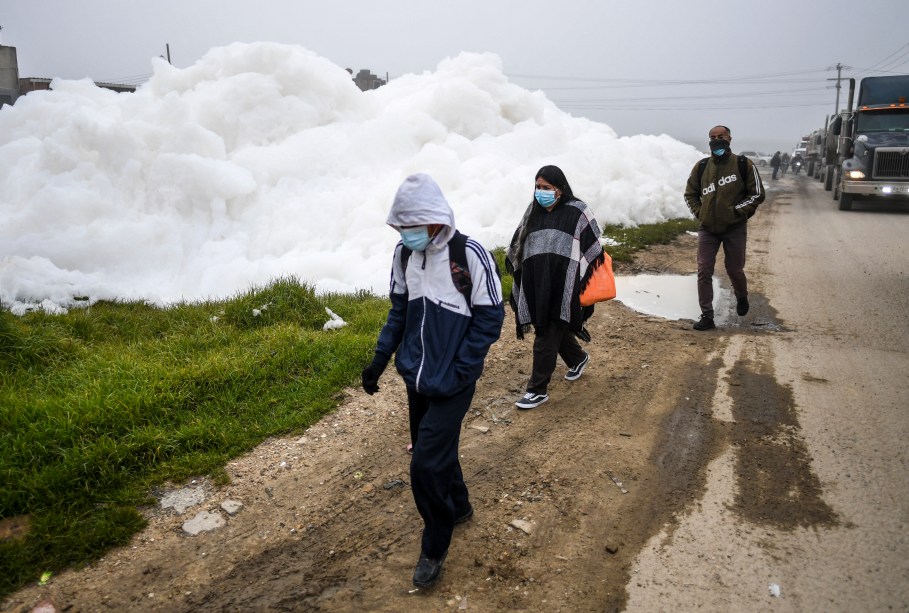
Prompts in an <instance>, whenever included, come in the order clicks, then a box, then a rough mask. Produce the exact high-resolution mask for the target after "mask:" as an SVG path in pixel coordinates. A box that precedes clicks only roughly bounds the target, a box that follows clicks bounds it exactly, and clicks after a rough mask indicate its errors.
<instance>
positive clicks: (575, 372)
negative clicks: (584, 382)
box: [565, 353, 590, 381]
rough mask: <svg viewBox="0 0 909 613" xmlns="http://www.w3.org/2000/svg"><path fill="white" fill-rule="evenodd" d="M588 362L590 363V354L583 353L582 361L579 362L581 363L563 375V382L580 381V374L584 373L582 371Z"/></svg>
mask: <svg viewBox="0 0 909 613" xmlns="http://www.w3.org/2000/svg"><path fill="white" fill-rule="evenodd" d="M589 361H590V354H589V353H585V354H584V359H583V360H581V362H580V363H579V364H578V365H577V366H575V367H574V368H569V369H568V373H567V374H566V375H565V380H566V381H575V380H577V379H580V378H581V373H583V372H584V369H585V368H586V367H587V362H589Z"/></svg>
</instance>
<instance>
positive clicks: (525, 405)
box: [514, 392, 549, 409]
mask: <svg viewBox="0 0 909 613" xmlns="http://www.w3.org/2000/svg"><path fill="white" fill-rule="evenodd" d="M547 400H549V394H534V393H533V392H527V393H526V394H524V395H523V396H521V398H520V399H519V400H518V401H517V402H516V403H514V406H516V407H518V408H519V409H535V408H537V407H538V406H540V405H541V404H543V403H544V402H546V401H547Z"/></svg>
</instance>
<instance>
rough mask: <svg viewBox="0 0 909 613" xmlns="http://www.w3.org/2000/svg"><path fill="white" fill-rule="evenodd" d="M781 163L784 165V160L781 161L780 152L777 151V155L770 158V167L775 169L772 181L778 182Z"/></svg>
mask: <svg viewBox="0 0 909 613" xmlns="http://www.w3.org/2000/svg"><path fill="white" fill-rule="evenodd" d="M787 159H788V158H787ZM781 163H782V160H781V159H780V152H779V151H777V152H776V153H774V154H773V157H772V158H770V167H771V168H772V169H773V175H772V176H771V177H770V178H771V180H773V181H776V179H777V174H778V173H779V172H780V165H781Z"/></svg>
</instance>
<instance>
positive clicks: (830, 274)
mask: <svg viewBox="0 0 909 613" xmlns="http://www.w3.org/2000/svg"><path fill="white" fill-rule="evenodd" d="M769 192H770V194H771V198H768V202H767V203H766V204H765V205H764V206H763V207H762V210H761V212H760V215H761V219H760V220H758V223H755V224H753V228H752V227H750V228H749V232H750V236H749V263H748V266H747V270H748V271H749V273H750V280H751V282H752V285H751V291H752V296H753V297H754V299H753V300H752V302H753V304H755V308H754V309H753V311H754V314H752V315H750V316H749V317H752V320H751V321H752V323H768V322H770V323H773V322H777V323H779V324H780V326H781V329H780V330H779V331H773V330H772V329H773V328H774V326H772V325H771V326H765V327H766V328H768V332H766V333H758V332H757V330H758V328H759V326H752V327H750V329H739V330H736V329H734V328H730V329H727V330H723V331H721V333H723V334H726V335H727V336H728V340H727V342H725V343H724V346H723V349H722V350H721V351H720V354H721V355H720V356H718V357H721V358H722V363H723V366H722V367H721V368H720V369H719V372H718V375H717V379H718V381H717V383H718V387H717V394H716V397H715V402H714V407H713V412H714V417H715V418H716V419H718V420H719V421H721V422H727V423H728V424H731V425H730V427H733V426H732V424H735V423H736V418H737V417H738V416H739V415H738V414H736V413H735V402H736V400H735V398H736V396H735V394H736V391H737V390H736V389H731V388H730V381H732V380H734V378H733V377H730V372H731V370H732V369H733V368H735V367H736V364H743V363H744V364H751V365H758V366H757V367H756V368H757V370H758V371H761V372H765V373H770V375H772V377H773V378H774V379H775V381H776V384H778V386H779V389H781V390H783V392H785V393H784V394H782V395H781V396H780V398H783V397H788V398H790V399H791V402H792V404H793V405H794V407H795V411H794V414H795V415H796V416H797V422H798V423H797V424H796V425H795V426H794V427H790V428H788V433H787V434H786V436H787V437H791V438H790V440H789V441H788V442H789V443H791V444H792V445H796V444H797V445H798V446H800V448H801V449H804V450H805V452H806V453H805V454H804V455H805V456H806V458H807V461H806V465H805V468H806V471H809V472H811V473H813V477H812V478H814V476H816V482H817V483H818V484H819V485H820V498H821V499H822V504H823V505H824V506H825V508H827V509H829V510H830V511H832V513H833V514H834V517H835V522H834V523H833V525H829V524H828V525H822V524H815V525H813V526H812V525H809V526H808V527H805V523H802V524H801V525H796V526H794V527H792V526H790V527H786V526H773V525H767V524H766V523H762V522H761V521H760V519H759V518H758V519H757V520H749V518H743V517H742V515H741V514H740V513H737V512H736V508H735V507H736V496H737V495H739V494H740V492H741V489H742V485H741V484H742V481H740V480H739V478H740V475H738V476H737V475H736V474H735V472H736V468H737V466H738V464H737V454H741V453H743V449H742V447H741V446H740V445H737V444H733V445H730V448H729V449H728V450H727V452H726V453H724V454H723V455H722V456H721V457H719V458H718V459H717V460H715V461H714V462H713V463H712V464H711V466H710V468H709V478H708V488H707V492H706V494H705V496H704V498H703V499H702V500H701V501H700V502H699V503H698V504H697V505H696V508H694V509H693V510H692V512H691V514H690V515H689V516H687V517H685V518H683V519H682V521H681V522H680V525H679V526H678V527H677V528H676V529H674V530H672V531H667V532H666V533H665V534H663V535H661V537H659V538H656V539H653V540H652V541H651V543H650V544H649V545H648V547H647V548H645V551H644V552H643V553H642V554H641V556H640V557H639V560H638V563H637V565H636V569H635V575H633V576H636V577H637V580H636V581H634V580H633V581H632V583H631V585H629V593H630V599H629V606H628V610H629V611H645V610H646V611H650V610H673V609H675V610H694V609H700V610H711V611H723V610H739V611H890V610H893V611H907V610H909V249H907V244H909V205H904V206H898V207H886V208H885V207H874V206H869V205H865V204H862V203H858V204H857V205H856V207H855V210H853V211H851V212H842V211H839V210H837V207H836V203H834V202H833V201H832V199H831V198H830V194H829V193H828V192H824V191H823V189H822V186H821V185H820V184H819V183H817V182H815V181H814V180H812V179H809V178H807V177H805V176H801V177H798V178H793V177H791V176H787V177H786V178H784V179H782V180H781V181H777V182H775V183H774V184H773V185H772V186H771V187H770V190H769ZM758 320H764V321H758ZM777 442H778V441H777ZM765 476H766V475H765ZM770 478H773V475H772V474H771V475H770ZM808 523H809V524H810V522H808ZM772 587H773V588H778V589H779V595H778V596H774V595H771V589H772Z"/></svg>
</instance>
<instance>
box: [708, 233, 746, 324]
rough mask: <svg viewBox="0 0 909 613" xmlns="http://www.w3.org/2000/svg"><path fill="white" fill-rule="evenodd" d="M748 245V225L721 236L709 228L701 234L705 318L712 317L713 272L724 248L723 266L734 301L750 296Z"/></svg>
mask: <svg viewBox="0 0 909 613" xmlns="http://www.w3.org/2000/svg"><path fill="white" fill-rule="evenodd" d="M747 242H748V224H746V223H740V224H738V225H736V226H733V227H732V228H730V229H729V230H726V231H725V232H724V233H722V234H715V233H713V232H711V231H710V230H707V229H706V228H701V229H699V230H698V303H699V304H700V306H701V313H703V314H704V315H707V316H708V317H713V270H714V268H715V267H716V255H717V253H718V252H719V250H720V245H722V246H723V262H724V263H725V265H726V274H727V275H729V281H730V282H731V283H732V291H733V292H734V293H735V297H736V298H741V297H743V296H747V295H748V278H747V277H746V276H745V245H746V244H747Z"/></svg>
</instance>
